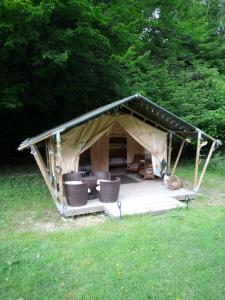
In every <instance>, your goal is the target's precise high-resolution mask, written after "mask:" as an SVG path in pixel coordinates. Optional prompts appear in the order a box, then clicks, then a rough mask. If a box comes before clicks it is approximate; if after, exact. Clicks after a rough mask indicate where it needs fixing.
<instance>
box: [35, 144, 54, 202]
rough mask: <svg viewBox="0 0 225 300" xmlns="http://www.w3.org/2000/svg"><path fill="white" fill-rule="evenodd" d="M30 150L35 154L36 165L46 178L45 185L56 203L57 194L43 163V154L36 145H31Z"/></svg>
mask: <svg viewBox="0 0 225 300" xmlns="http://www.w3.org/2000/svg"><path fill="white" fill-rule="evenodd" d="M30 149H31V153H32V154H33V156H34V158H35V160H36V163H37V165H38V167H39V169H40V171H41V174H42V176H43V178H44V181H45V183H46V184H47V187H48V189H49V192H50V194H51V196H52V198H53V199H54V200H55V201H56V194H55V191H54V188H53V186H52V183H51V181H50V178H49V175H48V172H47V169H46V166H45V163H44V161H43V158H42V156H41V153H40V152H39V150H38V148H37V146H36V145H35V144H34V145H30Z"/></svg>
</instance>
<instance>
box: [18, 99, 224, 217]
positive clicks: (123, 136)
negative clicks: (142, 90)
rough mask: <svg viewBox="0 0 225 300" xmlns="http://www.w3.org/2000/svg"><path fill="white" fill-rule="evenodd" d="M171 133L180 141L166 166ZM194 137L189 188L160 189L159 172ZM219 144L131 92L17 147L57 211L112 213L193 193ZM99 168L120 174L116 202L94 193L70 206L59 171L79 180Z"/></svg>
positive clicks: (166, 204)
mask: <svg viewBox="0 0 225 300" xmlns="http://www.w3.org/2000/svg"><path fill="white" fill-rule="evenodd" d="M174 138H177V139H179V140H180V148H179V151H178V153H177V156H176V160H175V162H174V164H173V166H172V164H171V154H172V149H173V140H174ZM194 140H197V149H196V159H195V160H196V164H195V170H194V172H193V174H194V185H193V190H188V189H185V188H180V189H179V190H174V191H170V190H168V189H165V187H163V185H162V178H163V176H164V175H165V174H169V175H174V174H175V171H176V167H177V165H178V162H179V159H180V157H181V154H182V151H183V148H184V146H185V144H186V143H189V142H191V141H194ZM206 142H207V143H208V142H210V143H211V147H210V151H209V153H208V156H207V159H206V161H205V165H204V167H203V169H202V172H201V174H199V157H200V151H201V148H202V147H203V146H204V145H205V144H206ZM219 145H220V141H218V140H217V139H214V138H213V137H211V136H210V135H208V134H206V133H205V132H204V131H202V130H200V129H199V128H197V127H195V126H193V125H192V124H190V123H188V122H186V121H184V120H182V119H180V118H179V117H177V116H176V115H174V114H173V113H171V112H169V111H168V110H166V109H164V108H162V107H160V106H159V105H157V104H155V103H154V102H152V101H150V100H149V99H147V98H145V97H143V96H142V95H140V94H136V95H133V96H130V97H128V98H125V99H122V100H118V101H115V102H113V103H110V104H107V105H105V106H102V107H100V108H97V109H95V110H93V111H91V112H88V113H86V114H84V115H82V116H80V117H77V118H75V119H73V120H71V121H69V122H66V123H64V124H62V125H60V126H58V127H55V128H53V129H51V130H48V131H46V132H44V133H42V134H39V135H37V136H35V137H33V138H30V139H26V140H25V141H24V142H22V143H21V144H20V145H19V147H18V150H23V149H26V148H30V149H31V153H32V154H33V155H34V158H35V160H36V162H37V164H38V167H39V169H40V171H41V173H42V175H43V178H44V180H45V183H46V184H47V186H48V189H49V191H50V194H51V196H52V198H53V200H54V202H55V204H56V207H57V208H58V210H59V212H60V213H61V214H62V215H64V216H74V215H80V214H86V213H94V212H99V211H105V213H107V214H108V215H110V216H112V217H116V216H118V215H119V214H121V213H122V214H135V213H144V212H159V211H164V210H168V209H170V208H174V207H177V206H179V205H180V202H179V200H185V199H187V198H191V197H195V196H196V193H197V192H198V191H199V188H200V186H201V183H202V180H203V177H204V175H205V172H206V168H207V166H208V163H209V160H210V158H211V156H212V154H213V152H214V150H215V149H216V148H217V147H218V146H219ZM43 146H44V147H43ZM43 149H45V151H43ZM146 162H148V170H147V167H146ZM137 166H138V169H135V168H136V167H137ZM132 167H134V169H133V170H132ZM145 168H146V169H145ZM146 170H147V171H149V172H147V171H146ZM99 171H101V172H110V174H111V177H112V178H116V177H117V176H119V177H120V180H121V183H122V184H121V187H120V194H119V203H120V206H119V207H118V202H117V203H104V202H102V201H99V199H98V194H97V193H95V194H94V197H92V198H90V199H89V200H88V201H87V203H86V204H85V205H82V206H75V207H74V206H70V205H69V204H68V201H67V199H66V196H65V190H64V187H65V180H64V176H65V174H70V173H71V172H74V173H79V174H82V176H83V178H84V179H85V180H89V179H90V180H91V175H92V174H95V172H99ZM145 172H146V173H145ZM146 178H148V179H149V178H150V180H147V179H146ZM123 183H124V184H123ZM131 183H132V184H131Z"/></svg>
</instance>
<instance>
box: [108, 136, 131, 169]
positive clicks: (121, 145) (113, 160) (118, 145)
mask: <svg viewBox="0 0 225 300" xmlns="http://www.w3.org/2000/svg"><path fill="white" fill-rule="evenodd" d="M126 163H127V137H126V136H110V137H109V166H110V167H119V166H126Z"/></svg>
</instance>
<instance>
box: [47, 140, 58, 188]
mask: <svg viewBox="0 0 225 300" xmlns="http://www.w3.org/2000/svg"><path fill="white" fill-rule="evenodd" d="M49 156H50V167H51V176H52V177H51V180H52V183H53V186H54V189H55V192H56V194H57V178H56V162H55V147H54V143H53V139H52V138H50V149H49Z"/></svg>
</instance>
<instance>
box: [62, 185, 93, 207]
mask: <svg viewBox="0 0 225 300" xmlns="http://www.w3.org/2000/svg"><path fill="white" fill-rule="evenodd" d="M75 182H76V181H74V184H73V183H72V182H70V181H67V182H64V184H63V186H64V192H65V196H66V201H67V203H68V205H70V206H75V207H76V206H83V205H86V204H87V201H88V184H87V183H82V182H79V181H77V182H76V183H75Z"/></svg>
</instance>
